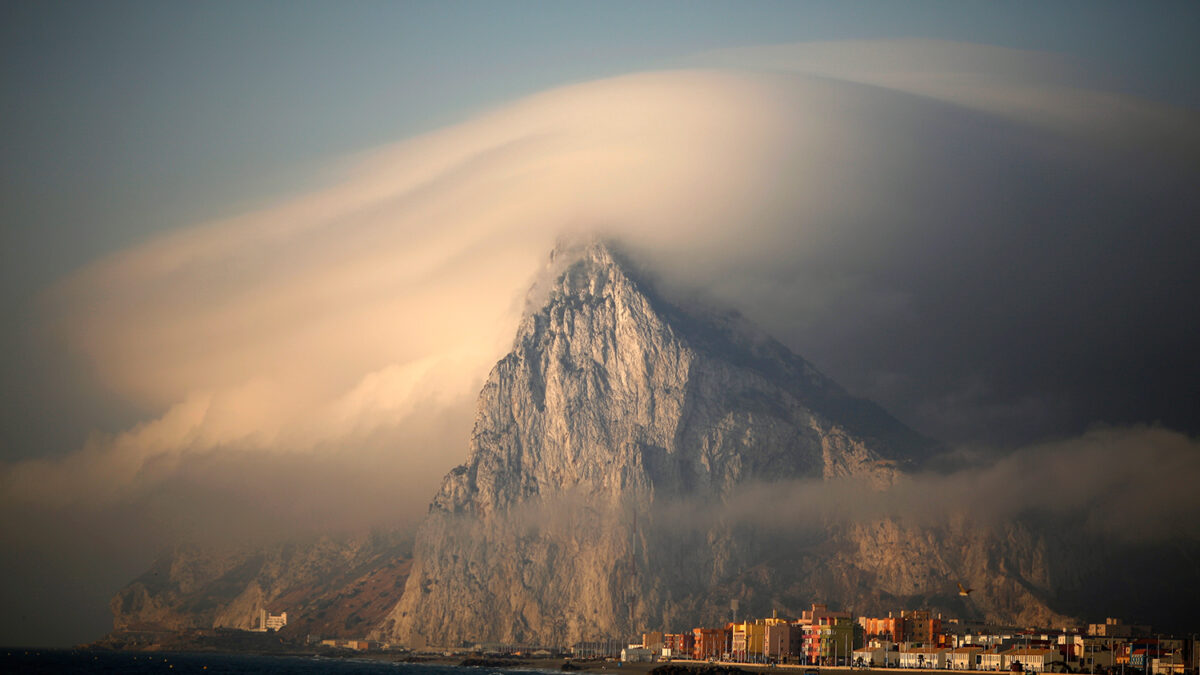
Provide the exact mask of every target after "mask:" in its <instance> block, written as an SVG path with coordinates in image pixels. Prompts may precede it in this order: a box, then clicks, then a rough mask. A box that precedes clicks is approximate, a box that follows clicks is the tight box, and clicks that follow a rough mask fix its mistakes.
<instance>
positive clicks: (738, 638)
mask: <svg viewBox="0 0 1200 675" xmlns="http://www.w3.org/2000/svg"><path fill="white" fill-rule="evenodd" d="M767 621H768V620H767V619H759V620H757V621H744V622H742V623H735V624H733V626H732V630H733V654H732V656H733V658H734V659H735V660H739V661H759V660H761V659H762V656H763V646H764V643H765V642H766V636H767Z"/></svg>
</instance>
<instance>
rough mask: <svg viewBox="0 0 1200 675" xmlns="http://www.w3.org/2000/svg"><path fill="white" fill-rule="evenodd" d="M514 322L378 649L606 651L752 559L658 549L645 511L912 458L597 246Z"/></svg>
mask: <svg viewBox="0 0 1200 675" xmlns="http://www.w3.org/2000/svg"><path fill="white" fill-rule="evenodd" d="M527 308H528V309H527V311H526V314H525V316H524V317H523V320H522V321H521V324H520V326H519V328H518V331H517V336H516V338H515V340H514V343H513V349H512V351H511V352H510V353H509V354H508V355H507V356H505V357H504V358H502V359H501V360H500V361H499V363H497V364H496V366H495V367H494V368H493V369H492V372H491V373H490V374H489V376H488V378H487V381H486V384H485V385H484V387H483V389H482V391H481V392H480V395H479V401H478V407H477V413H476V420H475V428H474V431H473V434H472V437H471V441H470V448H469V455H468V458H467V461H466V463H465V464H463V465H462V466H459V467H457V468H455V469H454V470H452V471H451V472H450V473H449V474H448V475H447V476H446V478H445V481H444V483H443V485H442V488H441V490H440V491H439V492H438V493H437V495H436V496H435V498H434V499H433V503H432V504H431V507H430V514H429V516H428V518H427V520H426V522H425V524H424V525H423V527H422V529H421V531H420V532H419V533H418V535H417V543H416V546H415V552H414V567H413V573H412V576H411V577H410V578H409V582H408V586H407V588H406V591H405V595H404V597H403V599H402V600H401V602H400V604H399V605H398V606H397V607H396V609H395V610H394V611H393V613H392V614H391V616H390V617H389V620H388V621H387V622H385V624H384V625H383V626H382V629H381V632H382V633H384V634H386V635H388V636H390V637H393V638H396V637H398V638H400V639H403V640H410V641H412V640H416V641H420V640H430V641H433V642H438V643H447V641H449V642H454V641H456V640H458V639H464V638H467V637H474V638H477V639H485V640H503V641H529V640H541V641H548V640H550V638H551V633H552V632H554V631H560V632H561V631H566V632H567V633H568V634H569V635H572V636H575V637H576V638H583V637H588V636H591V637H597V636H616V635H619V634H620V633H622V632H632V631H634V630H635V627H636V626H642V625H653V624H658V623H661V622H662V621H663V618H664V617H669V616H679V617H684V616H696V615H698V614H702V613H704V612H707V611H711V609H710V608H709V603H710V601H711V599H705V598H703V597H702V593H701V591H703V590H704V589H707V588H710V587H712V585H713V584H715V583H721V581H722V580H723V579H726V578H727V577H728V575H729V574H731V571H732V570H733V569H735V568H739V567H740V566H743V565H744V564H745V563H744V556H745V555H748V554H750V555H752V554H753V552H754V549H753V547H746V546H742V545H740V544H738V543H737V542H735V541H733V539H732V534H731V532H730V531H729V530H728V527H727V526H722V527H718V528H717V529H712V528H708V529H704V528H700V529H695V528H691V529H688V528H684V529H685V530H687V531H686V532H684V531H682V530H680V531H677V532H675V534H667V531H668V530H670V529H671V526H670V525H669V523H667V522H666V520H667V519H666V518H665V517H663V516H662V512H661V510H660V509H659V507H661V506H662V505H664V504H672V503H679V502H686V501H687V500H697V499H698V500H702V501H711V502H713V503H716V504H720V503H722V502H723V501H724V500H726V499H728V498H729V497H730V496H731V495H733V494H734V493H735V492H736V491H737V490H738V489H739V488H742V487H744V486H746V485H752V484H754V483H755V482H772V481H781V480H800V479H809V480H822V479H829V478H838V477H851V476H853V477H856V478H861V479H863V480H864V481H865V482H866V483H868V484H870V483H874V484H876V485H881V486H882V485H887V484H889V483H890V482H891V481H893V480H894V478H895V475H896V472H897V471H898V469H897V468H896V464H897V461H896V460H900V459H904V457H905V455H904V453H905V451H906V450H907V449H908V448H914V447H920V446H921V444H922V443H926V442H925V441H923V439H921V438H920V437H919V436H918V435H916V434H915V433H913V432H911V431H910V430H908V429H906V428H905V427H903V425H901V424H900V423H899V422H897V421H896V420H894V419H893V418H891V417H890V416H889V415H887V413H885V412H884V411H883V410H882V409H880V408H878V407H877V406H874V404H871V403H869V402H866V401H861V400H859V399H855V398H853V397H851V396H850V395H849V394H847V393H846V392H845V391H844V390H843V389H842V388H841V387H839V386H838V385H837V384H836V383H834V382H833V381H832V380H830V379H828V378H827V377H825V376H824V375H822V374H821V373H820V372H818V371H817V370H816V369H815V368H813V367H812V366H811V365H810V364H809V363H807V362H806V361H804V359H802V358H800V357H799V356H796V355H795V354H793V353H791V352H790V351H789V350H788V349H787V348H786V347H785V346H783V345H782V344H781V343H779V342H778V341H776V340H774V339H772V338H770V337H768V336H766V335H765V334H763V333H762V332H761V331H759V330H758V329H757V328H756V327H754V326H753V325H751V324H750V323H749V322H748V321H746V320H745V319H743V318H742V317H740V316H739V315H737V314H736V313H730V312H714V311H712V310H708V309H696V308H685V307H683V306H680V305H678V304H675V303H672V302H670V301H668V300H667V299H665V298H663V297H662V296H661V295H659V293H658V292H657V290H656V289H655V287H654V285H653V284H650V283H647V282H646V281H644V280H643V279H642V278H640V275H639V274H638V273H637V272H636V268H635V266H633V265H632V264H630V263H629V262H628V260H627V259H625V258H624V257H623V256H622V255H621V254H620V253H619V252H618V251H617V250H616V249H615V247H613V246H612V245H610V244H608V243H605V242H603V241H598V240H589V241H585V242H577V243H571V244H568V245H560V246H559V247H558V248H557V249H556V250H555V252H554V254H553V255H552V256H551V260H550V262H549V264H548V266H547V271H546V274H544V275H543V277H542V279H541V280H539V282H538V283H536V284H535V285H534V287H533V289H532V290H531V291H530V294H529V299H528V302H527ZM656 505H657V506H656ZM706 527H707V526H706ZM656 528H657V529H656ZM664 528H665V529H664ZM722 528H724V529H722ZM676 529H677V530H678V528H676ZM706 542H707V543H706ZM719 542H723V543H719ZM690 549H695V550H690ZM679 555H686V556H688V558H689V560H690V561H691V562H692V563H695V564H696V567H695V568H694V569H690V570H687V571H682V570H679V569H678V566H679V560H678V559H676V558H675V557H677V556H679ZM673 556H674V557H673ZM650 568H654V569H655V571H654V573H653V576H652V575H651V572H650ZM672 569H673V570H674V571H673V572H668V571H667V570H672ZM629 593H635V594H636V595H637V596H638V598H639V600H638V601H637V602H636V603H632V604H631V603H630V602H628V601H627V599H626V598H627V594H629ZM434 627H436V628H434ZM562 637H563V636H562V635H558V639H560V640H561V639H562Z"/></svg>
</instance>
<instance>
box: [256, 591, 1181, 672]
mask: <svg viewBox="0 0 1200 675" xmlns="http://www.w3.org/2000/svg"><path fill="white" fill-rule="evenodd" d="M732 611H733V612H735V613H736V603H734V604H733V607H732ZM264 616H266V617H268V618H269V619H271V620H272V624H274V625H272V626H271V627H270V628H269V630H277V628H279V627H281V625H280V624H279V623H278V619H279V617H278V616H275V615H268V614H264ZM282 616H283V621H284V622H286V614H284V615H282ZM1196 638H1197V636H1196V635H1186V636H1179V637H1175V636H1165V635H1160V634H1156V633H1154V632H1153V631H1152V627H1151V626H1147V625H1138V624H1131V623H1126V622H1124V621H1122V620H1120V619H1118V618H1108V619H1106V620H1105V621H1104V623H1095V624H1087V625H1084V626H1066V627H1060V628H1057V629H1049V628H1030V627H1017V626H1003V625H997V624H989V623H984V622H980V621H966V620H962V619H958V618H953V617H946V616H943V615H942V614H939V613H935V612H932V611H929V610H901V611H895V612H888V614H887V616H855V615H854V614H853V613H851V612H847V611H837V610H831V609H830V608H829V607H828V606H827V605H824V604H813V605H812V606H811V608H810V609H808V610H805V611H803V612H802V613H801V616H799V617H796V618H787V617H781V616H778V614H777V613H773V615H772V616H770V617H766V618H755V619H747V620H743V621H736V620H734V621H729V622H726V623H725V624H724V625H721V626H716V627H694V628H691V629H690V630H685V631H682V632H678V633H674V632H665V631H649V632H645V633H643V634H642V636H641V641H640V642H637V643H626V642H623V641H618V640H599V641H583V642H577V643H575V644H574V645H571V646H570V647H561V646H546V645H518V644H498V643H490V644H489V643H476V644H470V645H467V644H463V645H459V646H456V647H437V648H435V647H432V646H430V647H427V648H425V649H424V650H416V651H417V653H420V652H422V651H423V652H424V653H427V654H429V655H438V656H451V655H454V656H490V657H514V656H516V657H528V658H562V657H566V658H568V659H577V660H608V661H613V662H617V663H618V664H635V663H637V664H646V663H666V662H689V661H691V662H702V663H720V664H751V665H758V666H767V667H786V666H805V667H816V668H821V667H834V668H846V669H873V670H878V669H883V668H900V669H929V670H952V671H994V672H996V671H999V672H1025V673H1087V674H1089V675H1095V674H1097V673H1099V674H1102V675H1116V674H1121V675H1125V674H1126V673H1128V674H1129V675H1136V674H1138V673H1143V674H1145V675H1185V674H1187V673H1196V672H1198V671H1197V668H1196V665H1197V657H1198V654H1197V650H1196ZM310 642H312V643H318V644H320V645H322V646H324V647H327V648H328V647H332V648H340V649H348V650H355V651H360V652H362V651H375V650H384V651H388V650H394V649H396V646H393V645H388V644H386V643H380V642H376V641H373V640H365V639H361V640H344V639H324V640H322V639H320V638H319V637H310Z"/></svg>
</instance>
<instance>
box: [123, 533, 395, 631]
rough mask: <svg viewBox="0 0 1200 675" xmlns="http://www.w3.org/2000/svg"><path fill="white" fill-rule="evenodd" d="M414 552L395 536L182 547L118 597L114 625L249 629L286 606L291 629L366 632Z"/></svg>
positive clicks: (392, 601)
mask: <svg viewBox="0 0 1200 675" xmlns="http://www.w3.org/2000/svg"><path fill="white" fill-rule="evenodd" d="M410 553H411V539H410V538H409V535H401V534H396V533H374V534H371V535H360V536H340V537H319V538H315V539H306V540H296V541H290V542H284V543H279V544H274V545H271V546H246V547H242V548H238V549H233V550H216V549H212V548H199V547H191V546H179V547H176V548H175V549H173V550H171V551H170V552H168V553H167V554H165V555H163V556H162V557H161V558H160V559H159V560H158V561H157V562H156V563H155V564H154V566H153V567H152V568H151V569H150V570H149V571H147V572H146V573H145V574H143V575H142V576H141V577H139V578H138V579H137V580H135V581H134V582H133V583H131V584H130V585H128V586H126V587H125V588H123V589H121V591H120V592H119V593H117V595H116V596H114V597H113V599H112V603H111V606H112V610H113V628H114V630H116V631H118V632H121V631H185V630H191V629H207V628H237V629H242V630H249V629H253V628H257V627H258V622H259V614H260V611H261V610H264V609H265V610H267V611H269V612H271V613H273V614H279V613H281V612H287V614H288V624H287V626H286V627H284V628H283V629H282V630H281V633H283V634H285V635H291V636H299V637H301V638H302V637H303V636H306V635H322V636H326V637H347V638H349V637H362V636H364V635H365V634H366V633H367V631H368V630H369V629H370V628H371V627H372V626H373V625H375V624H376V623H378V621H380V620H381V619H382V617H383V616H384V615H385V614H386V612H387V610H388V609H389V608H390V607H392V606H393V605H394V604H395V603H396V601H397V599H398V598H399V597H400V593H401V591H402V590H403V588H404V582H405V580H406V579H407V576H408V571H409V567H410V565H411V557H410Z"/></svg>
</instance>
